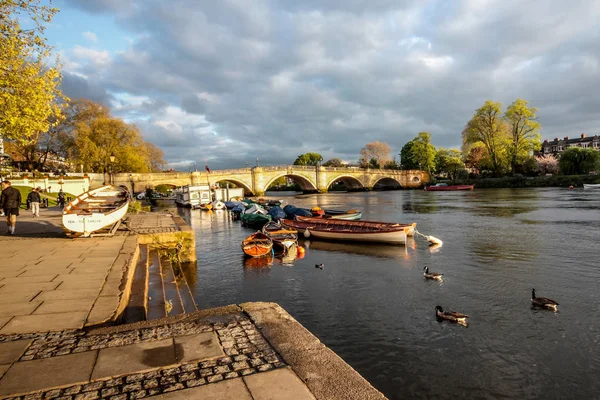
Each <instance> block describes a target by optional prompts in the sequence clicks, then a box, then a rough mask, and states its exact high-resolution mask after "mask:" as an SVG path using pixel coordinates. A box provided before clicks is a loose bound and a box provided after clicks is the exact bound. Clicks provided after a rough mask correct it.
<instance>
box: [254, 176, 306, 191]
mask: <svg viewBox="0 0 600 400" xmlns="http://www.w3.org/2000/svg"><path fill="white" fill-rule="evenodd" d="M282 177H286V178H290V179H292V180H293V181H294V182H295V183H297V184H298V186H300V189H302V190H303V191H316V190H317V186H316V185H315V184H314V183H313V182H311V181H310V180H309V179H308V178H306V177H305V176H302V175H297V174H294V173H291V174H288V173H287V172H284V173H282V174H278V175H275V176H274V177H272V178H271V179H270V180H269V181H268V182H267V184H266V185H265V187H264V190H263V192H265V191H267V190H269V187H270V186H271V185H272V184H273V182H275V181H276V180H277V179H279V178H282Z"/></svg>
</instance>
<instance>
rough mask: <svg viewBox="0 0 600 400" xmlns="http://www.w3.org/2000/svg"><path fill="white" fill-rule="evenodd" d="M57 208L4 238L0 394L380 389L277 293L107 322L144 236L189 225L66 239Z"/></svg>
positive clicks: (75, 397)
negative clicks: (260, 299)
mask: <svg viewBox="0 0 600 400" xmlns="http://www.w3.org/2000/svg"><path fill="white" fill-rule="evenodd" d="M60 218H61V217H60V212H59V211H58V210H46V212H44V213H42V217H41V218H36V219H33V218H32V217H31V216H30V215H28V213H23V215H22V216H21V217H20V218H19V222H18V224H17V235H15V236H0V244H1V245H2V248H3V252H2V253H0V265H1V267H0V398H5V397H8V398H12V399H22V400H25V399H42V398H44V399H47V398H49V399H51V398H61V399H69V400H85V399H89V400H95V399H109V398H110V399H113V400H121V399H123V400H125V399H137V398H142V397H149V396H158V398H161V399H169V398H174V399H180V398H184V397H189V396H192V397H202V398H204V397H208V398H215V399H217V398H223V399H228V398H236V399H267V398H293V399H299V400H302V399H307V400H308V399H314V398H317V399H343V398H361V399H381V398H384V396H383V395H382V394H381V393H380V392H379V391H377V390H376V389H374V388H373V387H372V386H371V385H370V384H369V383H368V382H367V381H366V380H364V378H362V377H361V376H360V375H359V374H358V373H357V372H356V371H354V369H352V368H351V367H350V366H349V365H348V364H346V363H345V362H344V361H343V360H342V359H341V358H339V357H338V356H337V355H336V354H335V353H333V352H332V351H331V350H330V349H328V348H327V347H326V346H324V345H323V344H322V343H321V342H320V341H319V340H318V339H317V338H316V337H315V336H313V335H312V334H311V333H310V332H309V331H308V330H306V329H305V328H304V327H303V326H302V325H300V324H299V323H298V322H297V321H296V320H295V319H294V318H293V317H292V316H291V315H289V314H288V313H287V312H286V311H285V310H283V309H282V308H281V307H279V306H278V305H277V304H274V303H243V304H239V305H231V306H227V307H218V308H213V309H206V310H201V311H196V312H192V313H188V314H181V315H178V316H174V317H168V318H162V319H157V320H152V321H142V322H137V323H133V324H126V325H114V323H115V321H117V319H118V317H119V315H120V314H121V312H122V311H123V310H124V309H125V307H126V306H127V304H128V302H129V291H130V288H131V285H132V279H133V276H134V272H135V270H136V266H139V265H140V263H139V262H138V258H139V257H138V255H139V246H138V244H139V243H140V241H141V242H144V240H145V241H146V242H147V241H148V240H150V239H152V241H154V240H155V239H156V240H158V242H157V243H159V245H161V246H164V245H165V244H166V243H168V241H167V240H166V238H167V237H168V236H169V234H173V233H181V232H184V231H185V230H186V227H187V229H189V227H188V226H187V225H185V224H183V225H185V226H181V223H180V221H181V219H180V218H179V217H171V216H170V215H168V214H157V213H148V214H143V215H141V216H136V217H132V218H131V221H130V222H129V223H128V225H129V227H130V228H129V229H130V230H119V231H118V232H117V234H116V235H115V236H114V237H95V238H80V239H69V238H67V237H66V236H65V234H64V232H62V229H61V228H60ZM168 220H172V221H171V222H169V221H168ZM132 231H136V232H135V233H133V232H132ZM171 236H173V235H171ZM189 245H190V246H192V247H193V248H195V245H194V244H192V243H190V244H189Z"/></svg>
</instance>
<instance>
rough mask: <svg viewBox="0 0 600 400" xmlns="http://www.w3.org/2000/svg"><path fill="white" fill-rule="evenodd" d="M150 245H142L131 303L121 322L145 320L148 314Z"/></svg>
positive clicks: (132, 287) (121, 317)
mask: <svg viewBox="0 0 600 400" xmlns="http://www.w3.org/2000/svg"><path fill="white" fill-rule="evenodd" d="M148 260H149V249H148V245H145V244H143V245H141V246H140V257H139V260H138V262H137V264H136V266H135V273H134V275H133V283H132V285H131V294H130V296H129V303H128V304H127V307H125V310H124V311H123V314H122V315H121V316H120V318H119V323H124V324H129V323H133V322H138V321H145V320H146V318H147V314H148V275H149V274H148Z"/></svg>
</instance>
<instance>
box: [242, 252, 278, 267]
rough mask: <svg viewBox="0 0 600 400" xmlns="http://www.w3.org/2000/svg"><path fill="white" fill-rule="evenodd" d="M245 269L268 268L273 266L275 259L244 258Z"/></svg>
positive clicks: (269, 256)
mask: <svg viewBox="0 0 600 400" xmlns="http://www.w3.org/2000/svg"><path fill="white" fill-rule="evenodd" d="M243 259H244V261H243V263H244V267H246V268H267V267H270V266H271V265H273V259H274V257H273V256H272V255H268V256H265V257H246V256H243Z"/></svg>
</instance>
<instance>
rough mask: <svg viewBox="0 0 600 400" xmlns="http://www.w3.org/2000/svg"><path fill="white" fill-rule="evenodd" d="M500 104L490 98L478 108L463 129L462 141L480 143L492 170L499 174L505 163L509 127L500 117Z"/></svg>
mask: <svg viewBox="0 0 600 400" xmlns="http://www.w3.org/2000/svg"><path fill="white" fill-rule="evenodd" d="M501 109H502V104H501V103H495V102H493V101H491V100H488V101H486V102H485V103H484V104H483V106H481V107H480V108H478V109H477V110H476V111H475V114H474V115H473V118H471V120H470V121H469V122H468V123H467V126H466V127H465V129H464V130H463V134H462V135H463V143H465V144H475V143H482V144H483V146H484V148H485V150H486V157H487V158H488V159H489V163H490V165H491V169H492V172H493V173H494V174H495V175H500V174H501V173H502V170H503V168H504V165H505V164H506V161H507V159H506V148H507V143H508V141H509V128H508V126H507V124H506V122H505V121H504V118H503V117H502V110H501Z"/></svg>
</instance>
